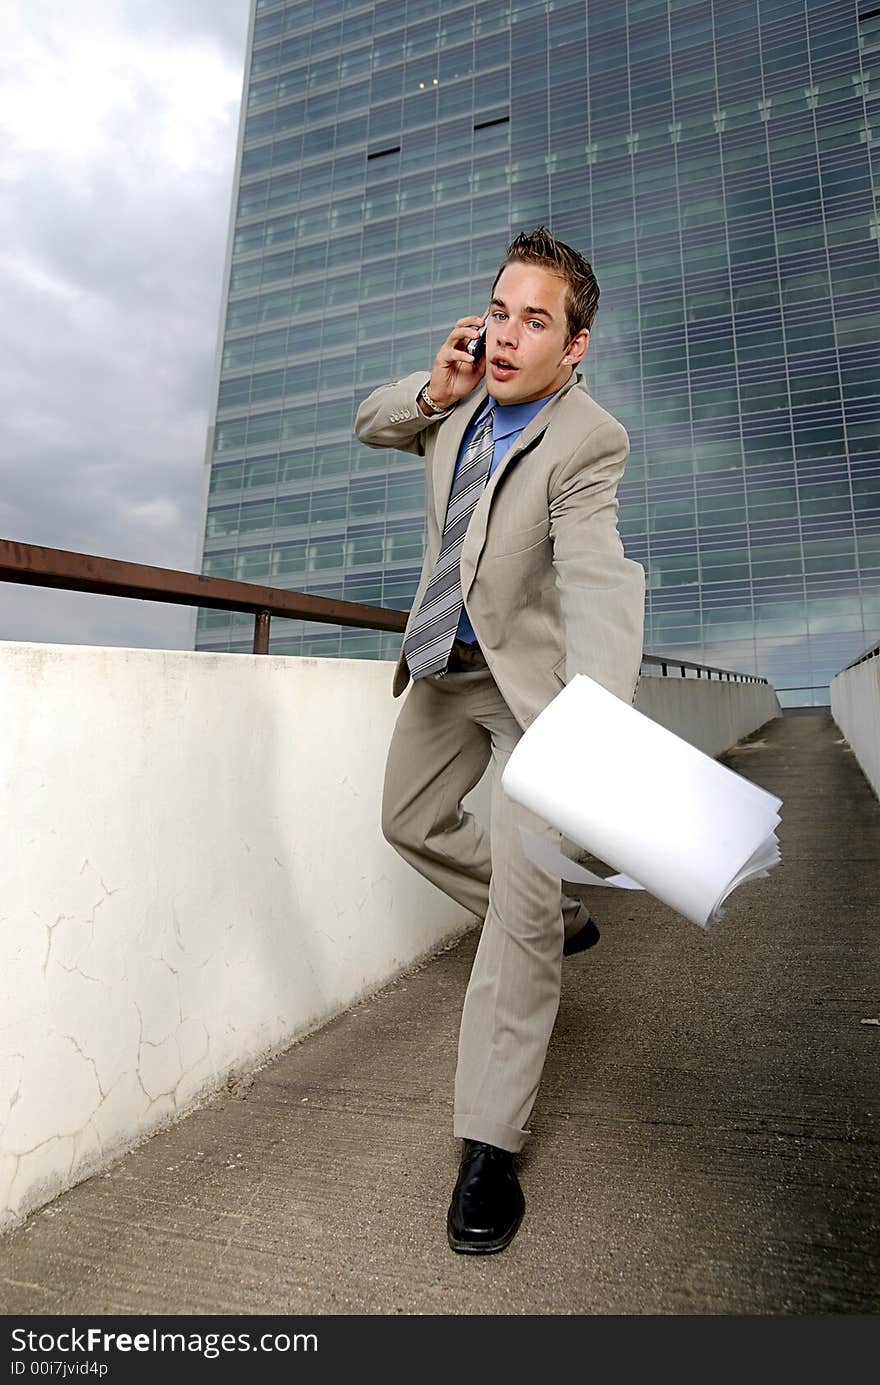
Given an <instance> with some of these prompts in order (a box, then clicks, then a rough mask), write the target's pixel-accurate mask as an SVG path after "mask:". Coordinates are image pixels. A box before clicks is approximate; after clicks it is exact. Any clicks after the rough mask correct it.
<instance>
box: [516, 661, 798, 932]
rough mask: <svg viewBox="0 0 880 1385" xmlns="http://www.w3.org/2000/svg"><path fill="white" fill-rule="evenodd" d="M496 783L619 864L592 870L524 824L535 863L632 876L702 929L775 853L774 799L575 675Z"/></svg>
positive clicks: (622, 881)
mask: <svg viewBox="0 0 880 1385" xmlns="http://www.w3.org/2000/svg"><path fill="white" fill-rule="evenodd" d="M501 782H502V785H503V788H504V791H505V793H507V794H508V796H509V797H510V798H512V799H514V801H515V802H517V803H521V804H522V805H523V806H524V807H526V808H528V809H529V810H530V811H531V812H533V813H535V814H536V815H537V816H538V817H540V818H543V819H544V821H545V822H548V823H550V824H551V826H553V827H555V828H557V829H558V830H559V831H561V832H562V833H563V834H564V835H565V836H566V837H568V838H569V839H570V840H571V841H573V842H576V843H577V844H578V845H579V846H581V847H583V848H584V849H585V850H586V851H588V852H590V853H591V855H593V856H596V857H597V858H598V859H599V860H600V861H607V862H608V864H609V865H610V866H612V867H614V868H615V870H617V871H618V872H621V874H618V875H612V876H610V877H608V879H605V880H603V879H601V877H599V876H596V875H594V874H593V873H592V872H591V871H588V870H586V869H585V868H584V867H583V866H579V865H578V864H577V863H576V862H574V861H571V860H569V859H568V858H566V857H563V856H561V854H559V853H556V852H554V851H553V849H552V848H550V847H548V846H547V843H546V842H542V841H540V839H537V838H535V837H534V835H533V834H531V833H528V834H524V845H525V849H526V851H527V853H528V854H529V855H530V857H531V858H532V859H533V860H535V861H536V863H537V864H539V865H541V866H543V867H544V868H545V869H549V870H553V871H554V873H556V874H558V875H560V877H561V878H563V879H566V880H577V882H578V883H581V884H601V885H605V886H609V887H612V888H614V887H616V888H622V889H636V888H639V885H637V884H636V882H637V881H638V882H640V886H641V887H642V888H644V889H646V890H648V891H649V892H650V893H651V894H653V895H654V896H656V898H657V899H659V900H662V902H663V903H664V904H668V905H670V906H671V907H672V908H673V909H676V910H678V912H679V913H681V914H684V916H685V917H686V918H689V919H691V920H692V922H694V923H697V924H699V925H700V927H702V928H708V927H709V926H710V925H711V924H713V923H715V922H716V921H717V920H718V919H719V918H721V917H723V912H724V911H723V909H722V904H723V902H724V900H725V899H726V898H727V897H728V895H729V894H730V893H731V891H733V890H735V889H736V887H737V886H738V885H741V884H743V883H744V882H745V881H747V880H753V879H755V878H757V877H758V876H762V875H766V874H767V872H768V871H769V870H770V869H771V868H772V867H773V866H774V865H776V864H777V862H778V861H779V859H780V853H779V842H778V839H777V836H776V832H775V828H776V827H777V825H778V823H779V809H780V808H781V807H782V801H781V799H779V798H775V797H774V796H773V794H769V793H767V792H766V790H764V789H761V788H758V786H757V785H755V784H752V783H750V782H749V781H748V780H747V779H743V777H742V776H741V775H739V774H735V773H734V772H733V770H730V769H727V768H726V767H725V766H724V765H720V764H719V763H718V761H717V760H713V759H712V758H711V756H709V755H706V754H704V753H703V751H701V750H697V749H696V747H695V746H692V745H690V744H689V742H687V741H685V740H682V738H681V737H680V736H676V735H675V734H674V733H673V732H672V731H667V730H666V728H665V727H663V726H660V725H658V723H657V722H655V721H652V720H651V719H650V717H646V716H644V715H643V714H642V713H641V712H637V711H636V709H635V708H634V707H631V706H630V705H629V704H628V703H626V702H622V701H621V700H620V699H619V698H617V697H614V696H613V695H612V694H611V693H609V692H607V691H606V690H605V689H604V688H602V687H601V686H600V685H599V684H598V683H596V682H594V681H593V679H592V678H587V677H586V676H585V675H584V674H578V675H577V676H576V677H575V678H573V679H572V680H571V682H570V683H569V684H568V685H567V686H566V687H565V688H563V689H562V691H561V692H560V693H559V695H558V696H557V697H555V698H554V700H553V701H552V702H551V703H550V705H549V706H548V707H546V708H545V709H544V711H543V712H542V713H541V715H540V716H539V717H537V718H536V720H535V721H534V722H533V723H532V725H531V726H530V727H529V729H528V730H527V731H526V733H525V734H524V736H523V737H522V739H521V740H520V742H519V744H518V745H517V746H516V748H515V750H514V751H513V754H512V755H511V757H510V759H509V760H508V762H507V766H506V768H505V770H504V774H503V776H502V781H501ZM551 861H552V864H550V862H551ZM572 871H575V872H576V874H574V875H573V874H572V873H571V872H572ZM584 877H589V878H587V879H585V878H584Z"/></svg>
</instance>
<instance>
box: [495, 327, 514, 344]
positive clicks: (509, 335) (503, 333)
mask: <svg viewBox="0 0 880 1385" xmlns="http://www.w3.org/2000/svg"><path fill="white" fill-rule="evenodd" d="M498 342H499V345H500V346H516V327H515V326H514V324H513V323H512V322H510V321H507V322H502V324H501V330H500V332H499V333H498Z"/></svg>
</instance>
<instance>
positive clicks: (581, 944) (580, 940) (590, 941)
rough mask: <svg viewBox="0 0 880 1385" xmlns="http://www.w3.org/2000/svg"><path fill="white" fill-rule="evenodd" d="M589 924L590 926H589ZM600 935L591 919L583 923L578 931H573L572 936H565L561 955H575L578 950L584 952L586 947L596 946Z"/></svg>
mask: <svg viewBox="0 0 880 1385" xmlns="http://www.w3.org/2000/svg"><path fill="white" fill-rule="evenodd" d="M591 924H592V927H591V926H590V925H591ZM601 936H602V935H601V933H600V932H599V930H598V928H597V927H596V925H595V924H594V923H593V921H592V919H591V920H590V922H589V923H585V924H584V926H583V928H581V929H580V931H579V932H577V933H575V935H574V937H572V938H567V939H566V941H565V942H564V943H563V946H562V955H563V957H576V956H577V955H578V953H579V952H586V951H587V949H588V948H590V947H595V946H596V944H597V942H598V941H599V939H600V938H601Z"/></svg>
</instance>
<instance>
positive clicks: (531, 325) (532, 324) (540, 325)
mask: <svg viewBox="0 0 880 1385" xmlns="http://www.w3.org/2000/svg"><path fill="white" fill-rule="evenodd" d="M529 326H530V327H543V326H544V324H543V322H538V321H537V320H536V321H534V322H530V323H529Z"/></svg>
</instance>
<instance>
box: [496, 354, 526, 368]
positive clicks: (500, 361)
mask: <svg viewBox="0 0 880 1385" xmlns="http://www.w3.org/2000/svg"><path fill="white" fill-rule="evenodd" d="M492 365H493V366H494V367H495V369H496V370H517V369H518V368H519V367H518V366H515V365H511V363H510V361H506V360H505V359H504V357H503V356H493V358H492Z"/></svg>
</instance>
